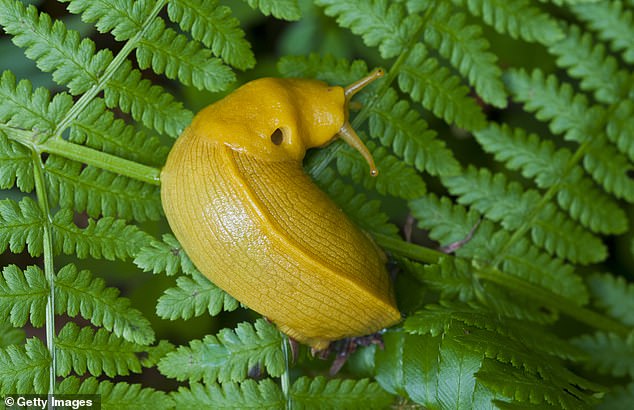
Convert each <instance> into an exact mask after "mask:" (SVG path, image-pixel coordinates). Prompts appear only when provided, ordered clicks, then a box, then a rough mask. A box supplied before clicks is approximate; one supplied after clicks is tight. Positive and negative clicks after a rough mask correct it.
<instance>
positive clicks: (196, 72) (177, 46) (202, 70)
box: [136, 18, 235, 92]
mask: <svg viewBox="0 0 634 410" xmlns="http://www.w3.org/2000/svg"><path fill="white" fill-rule="evenodd" d="M136 57H137V61H138V63H139V67H140V68H141V69H145V68H150V67H151V68H152V70H153V71H154V72H155V73H157V74H163V73H164V74H165V76H166V77H167V78H171V79H176V78H178V80H179V81H180V82H181V83H183V84H185V85H193V86H194V87H196V88H198V89H199V90H208V91H212V92H214V91H221V90H224V89H226V88H227V85H228V84H229V83H232V82H233V81H235V75H234V74H233V72H232V71H231V69H230V68H229V67H227V66H226V65H224V64H222V61H221V60H220V59H218V58H214V57H212V56H211V50H209V49H206V48H203V47H202V46H201V44H200V43H198V42H197V41H190V40H188V39H187V37H185V36H184V35H182V34H178V33H177V32H176V31H174V30H172V29H170V28H166V27H165V22H164V21H163V20H162V19H159V18H157V19H156V20H154V21H153V22H152V24H151V25H150V27H148V29H147V31H146V32H145V34H144V36H143V39H142V40H141V41H140V42H139V46H138V48H137V49H136Z"/></svg>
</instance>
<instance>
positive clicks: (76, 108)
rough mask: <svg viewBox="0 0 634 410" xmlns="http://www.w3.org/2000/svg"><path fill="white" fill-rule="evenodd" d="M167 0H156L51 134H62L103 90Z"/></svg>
mask: <svg viewBox="0 0 634 410" xmlns="http://www.w3.org/2000/svg"><path fill="white" fill-rule="evenodd" d="M166 2H167V0H160V1H157V2H156V4H155V5H154V8H153V9H152V12H151V13H150V14H149V15H148V17H147V19H146V20H145V21H144V22H143V25H142V26H141V27H140V28H139V30H138V31H137V32H136V34H135V35H134V36H133V37H132V38H130V39H129V40H128V41H126V43H125V44H124V46H123V47H122V48H121V50H120V51H119V52H118V53H117V55H116V56H115V57H114V58H113V59H112V61H111V62H110V64H108V67H106V69H105V70H104V72H103V75H102V76H101V77H100V78H99V81H97V83H96V84H95V85H93V86H92V88H90V89H89V90H88V91H86V92H85V93H84V94H83V95H82V96H81V97H80V98H79V100H77V102H76V103H75V104H73V106H72V108H71V109H70V110H69V111H68V112H67V113H66V115H65V116H64V118H62V120H61V121H60V122H59V123H58V124H57V127H56V128H55V130H54V132H53V135H62V133H63V132H64V131H65V130H66V129H67V128H68V127H70V126H71V124H72V122H73V121H74V120H75V119H76V118H77V117H78V116H79V115H80V114H81V113H82V112H83V111H84V110H85V109H86V107H87V106H88V104H90V103H91V102H92V100H94V99H95V98H96V97H97V95H98V94H99V93H100V92H102V91H103V89H104V88H105V86H106V84H107V83H108V81H110V79H111V78H112V77H113V76H114V75H115V73H116V72H117V70H118V69H119V67H121V64H123V62H124V61H125V60H126V58H128V55H130V53H132V52H133V51H134V49H135V48H136V46H137V44H138V43H139V42H140V40H141V39H142V38H143V36H144V35H145V32H146V31H147V30H148V29H149V27H150V25H151V24H152V22H153V21H154V19H155V18H156V16H158V14H159V13H160V12H161V10H162V9H163V7H165V3H166Z"/></svg>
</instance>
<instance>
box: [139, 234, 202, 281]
mask: <svg viewBox="0 0 634 410" xmlns="http://www.w3.org/2000/svg"><path fill="white" fill-rule="evenodd" d="M134 263H135V264H136V265H137V266H138V267H139V268H141V269H143V271H144V272H152V273H154V274H156V273H161V272H165V274H167V275H168V276H172V275H175V274H177V273H178V272H181V271H182V272H183V273H185V274H187V275H193V274H195V273H197V272H198V269H196V267H195V266H194V264H193V263H192V261H191V260H190V259H189V257H188V256H187V254H186V253H185V250H183V247H182V246H181V244H180V243H178V241H177V240H176V238H175V237H174V235H172V234H165V235H163V241H162V242H161V241H157V240H153V241H151V242H150V243H149V244H147V245H146V246H144V247H142V248H141V249H140V250H139V251H138V252H137V254H136V256H135V258H134Z"/></svg>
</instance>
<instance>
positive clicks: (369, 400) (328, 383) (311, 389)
mask: <svg viewBox="0 0 634 410" xmlns="http://www.w3.org/2000/svg"><path fill="white" fill-rule="evenodd" d="M290 393H291V398H292V400H293V405H294V406H295V407H296V408H297V409H315V408H319V409H385V408H388V407H389V406H390V404H391V402H392V401H393V398H392V397H391V396H390V395H389V394H388V393H387V392H386V391H385V390H383V389H381V387H380V386H379V385H378V384H377V383H372V382H370V381H369V380H368V379H361V380H341V379H333V380H327V379H326V378H325V377H323V376H319V377H316V378H314V379H310V378H308V377H300V378H299V379H297V380H296V381H295V383H293V386H292V387H291V392H290Z"/></svg>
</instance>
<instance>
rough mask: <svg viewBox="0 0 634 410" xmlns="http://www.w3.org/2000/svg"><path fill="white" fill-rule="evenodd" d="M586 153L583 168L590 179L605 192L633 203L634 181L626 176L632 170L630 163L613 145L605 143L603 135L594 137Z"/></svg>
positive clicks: (633, 167)
mask: <svg viewBox="0 0 634 410" xmlns="http://www.w3.org/2000/svg"><path fill="white" fill-rule="evenodd" d="M586 152H587V153H586V156H585V157H584V158H583V166H584V168H585V169H586V170H587V171H588V172H589V173H590V175H592V178H594V180H595V181H597V182H598V183H599V184H601V185H602V186H603V188H604V189H605V190H606V191H607V192H610V193H613V194H614V195H615V196H617V197H619V198H624V199H625V200H627V201H628V202H634V180H632V178H630V177H629V175H628V172H629V171H631V170H633V169H634V166H633V165H632V163H631V162H630V161H628V159H627V158H626V157H625V156H624V155H623V154H621V153H620V152H618V151H617V149H616V148H615V147H614V146H613V145H611V144H609V143H607V141H606V140H605V138H604V136H603V135H598V136H596V138H595V139H594V140H592V142H590V145H588V148H587V150H586Z"/></svg>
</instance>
